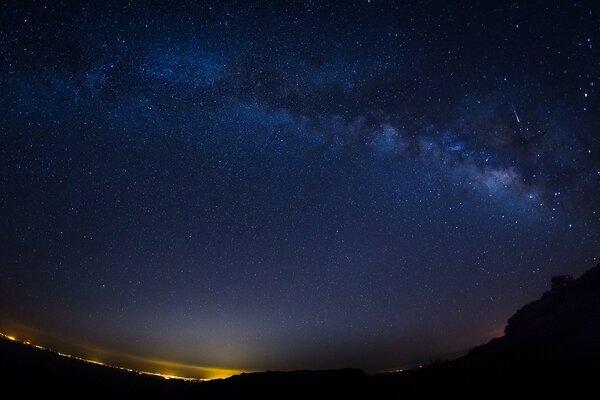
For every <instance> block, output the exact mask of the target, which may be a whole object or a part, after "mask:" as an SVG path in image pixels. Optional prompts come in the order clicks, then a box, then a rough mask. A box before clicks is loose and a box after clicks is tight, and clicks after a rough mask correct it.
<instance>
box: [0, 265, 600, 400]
mask: <svg viewBox="0 0 600 400" xmlns="http://www.w3.org/2000/svg"><path fill="white" fill-rule="evenodd" d="M599 374H600V264H599V265H598V266H596V267H595V268H592V269H591V270H589V271H587V272H586V273H584V274H583V275H582V276H581V277H579V278H578V279H575V280H571V279H570V278H569V277H556V278H553V282H552V290H550V291H549V292H546V293H545V294H544V295H543V296H542V298H541V299H539V300H537V301H534V302H532V303H530V304H527V305H526V306H524V307H523V308H521V309H520V310H519V311H517V313H516V314H515V315H513V316H512V317H511V318H510V319H509V321H508V324H507V327H506V333H505V335H504V336H503V337H501V338H498V339H494V340H492V341H490V342H489V343H487V344H484V345H482V346H479V347H477V348H475V349H473V350H472V351H471V352H469V354H467V355H466V356H464V357H461V358H458V359H456V360H453V361H447V362H443V363H438V364H434V365H431V366H429V367H427V368H423V369H419V370H414V371H406V372H402V373H397V374H378V375H367V374H365V373H364V372H362V371H361V370H357V369H344V370H334V371H295V372H263V373H253V374H242V375H238V376H234V377H231V378H228V379H224V380H215V381H210V382H202V383H196V382H185V381H178V380H165V379H163V378H160V377H154V376H143V375H137V374H134V373H131V372H127V371H122V370H118V369H113V368H108V367H104V366H100V365H93V364H88V363H83V362H81V361H78V360H75V359H69V358H65V357H61V356H59V355H57V354H54V353H51V352H48V351H44V350H39V349H36V348H34V347H30V346H26V345H23V344H20V343H15V342H11V341H9V340H6V339H2V340H0V396H1V397H2V398H8V397H7V396H6V395H7V394H9V393H17V394H18V397H19V398H25V397H29V396H35V397H34V398H42V397H43V398H72V397H78V398H140V399H143V398H198V399H200V398H211V399H212V398H231V397H236V398H357V397H364V398H372V397H389V398H423V397H424V398H473V397H476V398H481V399H486V398H565V399H567V398H568V399H573V398H577V399H580V398H590V399H591V398H593V399H597V398H600V375H599Z"/></svg>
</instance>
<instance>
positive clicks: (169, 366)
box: [0, 332, 250, 382]
mask: <svg viewBox="0 0 600 400" xmlns="http://www.w3.org/2000/svg"><path fill="white" fill-rule="evenodd" d="M0 337H1V338H4V339H7V340H10V341H11V342H16V343H20V344H23V345H26V346H30V347H34V348H36V349H39V350H44V351H48V352H51V353H54V354H57V355H59V356H61V357H65V358H72V359H75V360H79V361H83V362H86V363H90V364H96V365H101V366H104V367H108V368H114V369H119V370H123V371H128V372H133V373H136V374H142V375H153V376H159V377H162V378H165V379H180V380H186V381H197V382H201V381H208V380H213V379H223V378H228V377H230V376H233V375H239V374H241V373H243V372H250V371H244V370H237V369H228V368H220V367H212V366H200V365H190V364H185V363H179V362H174V361H165V360H156V359H150V358H146V357H140V356H135V355H131V354H116V353H114V352H109V351H105V350H102V352H104V353H105V354H107V355H108V354H110V355H111V356H113V357H115V356H116V357H119V358H121V359H123V360H126V359H129V360H130V361H132V362H133V361H134V360H135V361H138V362H143V363H146V365H147V366H148V369H147V370H146V369H139V368H134V367H130V366H126V365H116V364H114V363H110V362H105V361H101V360H98V359H90V358H86V357H83V356H80V355H75V354H69V353H65V352H63V351H59V350H57V349H54V348H50V347H46V346H42V345H39V344H36V343H34V342H32V341H31V340H29V339H20V338H19V337H18V336H17V335H15V334H11V335H8V334H5V333H2V332H0ZM94 351H98V349H94ZM152 366H154V367H155V368H152Z"/></svg>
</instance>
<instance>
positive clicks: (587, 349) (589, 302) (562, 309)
mask: <svg viewBox="0 0 600 400" xmlns="http://www.w3.org/2000/svg"><path fill="white" fill-rule="evenodd" d="M552 283H553V285H552V289H551V290H550V291H548V292H546V293H544V295H543V296H542V297H541V298H540V299H539V300H536V301H533V302H531V303H529V304H527V305H525V306H524V307H522V308H521V309H520V310H519V311H517V312H516V313H515V314H514V315H513V316H512V317H511V318H509V320H508V324H507V326H506V329H505V333H506V334H505V336H504V338H503V340H504V341H505V342H506V343H507V345H509V344H510V345H515V346H533V345H535V346H536V347H541V346H546V347H548V348H549V347H550V346H554V347H553V348H552V350H553V352H556V354H557V355H560V356H561V357H569V356H570V355H573V354H576V355H577V357H586V358H589V357H590V356H591V355H598V350H599V349H600V340H598V339H599V338H600V264H598V265H597V266H596V267H594V268H592V269H590V270H589V271H587V272H585V273H584V274H583V275H581V277H579V278H578V279H575V280H573V279H572V278H571V279H569V278H568V276H559V277H554V278H553V279H552ZM549 349H550V348H549Z"/></svg>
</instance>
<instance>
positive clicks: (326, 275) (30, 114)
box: [0, 0, 600, 371]
mask: <svg viewBox="0 0 600 400" xmlns="http://www.w3.org/2000/svg"><path fill="white" fill-rule="evenodd" d="M1 10H2V11H1V13H0V22H1V23H0V61H1V62H0V110H1V111H2V112H1V113H0V177H1V178H0V243H2V251H1V252H0V293H2V296H1V297H2V301H1V302H0V328H2V331H3V332H6V333H10V332H9V331H14V332H17V333H19V332H21V331H27V332H29V334H30V335H37V336H38V337H39V339H40V340H45V341H46V342H48V343H55V346H60V345H59V344H58V343H62V345H63V346H68V345H78V346H82V347H87V348H92V347H93V348H98V349H104V350H106V351H111V352H115V353H119V354H129V355H135V356H139V357H148V358H158V359H163V360H169V361H173V362H181V363H187V364H190V365H192V364H193V365H209V366H214V367H218V368H232V369H233V368H235V369H239V370H264V369H296V368H334V367H347V366H356V367H360V368H364V369H366V370H369V371H379V370H385V369H389V368H394V367H398V366H403V365H408V364H410V363H412V362H415V361H416V360H427V359H430V358H435V357H439V356H443V355H445V354H450V353H452V352H455V351H461V350H465V349H468V348H469V347H471V346H473V345H475V344H478V343H481V342H483V341H486V340H489V339H490V338H491V337H493V336H497V335H499V334H501V332H502V329H503V328H504V324H505V320H506V318H507V317H508V316H509V315H511V314H512V313H513V312H514V311H515V310H516V308H517V307H519V306H520V305H521V304H523V303H524V302H526V301H529V300H531V299H533V298H536V297H538V296H539V295H540V293H541V292H543V291H544V290H546V288H547V284H548V282H549V277H550V276H552V275H553V274H559V273H560V274H575V275H577V274H579V273H581V272H582V271H584V270H586V269H587V268H589V267H590V266H592V265H594V264H595V263H597V262H598V256H599V253H598V251H599V250H600V133H599V131H598V129H599V128H598V127H599V126H600V108H599V104H600V103H599V102H598V96H599V95H600V93H599V92H598V88H599V86H600V57H599V55H600V54H599V52H598V49H599V48H600V23H599V22H600V18H599V15H600V14H599V13H600V9H598V7H597V5H596V4H594V2H566V1H565V2H563V1H554V2H547V1H528V2H506V3H503V4H499V5H492V4H487V3H486V4H484V5H481V4H476V3H473V4H471V3H469V2H461V3H452V2H451V3H448V2H437V1H427V2H416V3H414V4H402V3H393V2H386V1H376V0H372V1H355V2H329V3H328V4H327V3H325V2H312V1H307V2H301V1H290V2H254V4H253V5H250V4H247V3H246V2H235V1H234V2H215V3H212V4H211V3H210V2H199V3H196V2H177V4H170V5H165V4H159V3H153V2H134V1H131V2H86V1H82V2H72V3H71V2H44V1H32V2H27V3H25V2H8V3H3V4H2V6H1Z"/></svg>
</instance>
